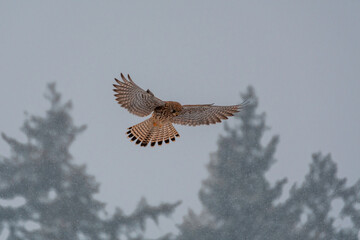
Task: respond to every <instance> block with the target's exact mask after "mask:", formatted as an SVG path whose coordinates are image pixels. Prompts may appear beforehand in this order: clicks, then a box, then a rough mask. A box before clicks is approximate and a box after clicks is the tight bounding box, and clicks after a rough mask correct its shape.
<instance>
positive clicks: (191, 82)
mask: <svg viewBox="0 0 360 240" xmlns="http://www.w3.org/2000/svg"><path fill="white" fill-rule="evenodd" d="M359 13H360V1H355V0H351V1H350V0H349V1H332V0H326V1H325V0H324V1H212V0H211V1H210V0H206V1H205V0H203V1H165V0H164V1H126V2H125V1H84V0H82V1H1V2H0V34H1V37H0V81H1V87H0V107H1V108H0V109H1V118H0V132H5V133H6V134H8V135H9V136H12V137H15V138H17V139H20V140H25V137H24V136H23V134H22V133H21V132H20V131H19V128H20V126H21V125H22V123H23V120H24V111H27V112H29V113H31V114H41V115H43V114H44V112H45V110H46V109H47V108H48V106H49V105H48V102H47V101H45V100H44V98H43V94H44V91H45V89H46V84H47V83H48V82H56V83H57V87H58V90H59V91H60V92H61V93H62V94H63V99H65V100H67V99H71V100H72V101H73V104H74V109H73V112H72V113H73V116H74V119H75V122H76V123H77V124H78V125H81V124H87V125H88V129H87V130H86V132H85V133H83V134H82V135H80V136H79V138H78V139H77V140H76V142H75V143H74V145H73V146H72V149H71V152H72V154H73V156H74V159H75V162H76V163H79V164H80V163H85V164H86V165H87V166H88V173H89V174H92V175H95V176H96V179H97V181H98V182H100V183H101V187H100V194H99V195H98V198H99V199H100V200H102V201H105V202H107V203H108V205H107V209H108V210H109V211H110V212H111V211H113V209H114V207H115V206H119V207H121V208H122V209H123V210H124V211H125V212H127V213H130V212H131V211H132V210H133V209H134V208H135V206H136V204H137V202H138V201H139V200H140V198H141V197H142V196H144V197H146V198H147V200H148V201H149V203H150V204H153V205H156V204H159V203H160V202H175V201H177V200H183V203H182V205H181V206H180V207H178V208H177V210H176V212H175V214H174V215H173V216H172V218H171V219H162V221H160V227H159V228H157V227H154V226H152V227H151V228H150V230H149V233H148V235H149V236H157V235H159V234H163V233H166V232H169V231H175V224H178V223H181V221H182V217H183V216H184V215H185V214H186V213H187V210H188V209H189V208H192V209H194V210H195V211H196V212H199V211H200V210H201V205H200V202H199V200H198V191H199V189H200V187H201V181H202V180H203V179H205V178H206V177H207V176H208V174H207V171H206V168H205V166H206V164H207V163H208V162H209V153H211V152H214V151H216V148H217V145H216V142H217V139H218V136H219V134H221V133H223V125H222V124H217V125H212V126H203V127H196V128H194V127H185V126H179V125H177V126H175V127H176V129H177V130H178V132H179V133H180V135H181V138H180V139H179V140H178V141H176V142H175V143H171V144H169V145H166V146H162V147H155V148H150V147H147V148H140V147H139V146H136V145H134V144H133V143H131V142H129V140H128V139H127V138H126V135H125V132H126V128H127V127H129V126H132V125H134V124H136V123H138V122H140V121H143V120H144V118H139V117H136V116H134V115H130V114H129V113H128V112H127V111H126V110H125V109H122V108H121V107H120V106H119V105H118V104H116V102H115V100H114V96H113V92H112V84H113V81H114V80H113V78H114V77H118V76H119V74H120V72H123V73H126V74H127V73H129V74H130V75H131V76H132V79H133V80H134V81H135V82H136V83H137V84H138V85H139V86H141V87H143V88H145V89H147V88H149V89H151V91H152V92H153V93H154V94H156V96H157V97H159V98H161V99H163V100H175V101H179V102H181V103H183V104H197V103H216V104H218V105H227V104H236V103H239V102H240V101H241V99H240V96H239V93H240V92H244V91H245V90H246V87H247V86H249V85H252V86H254V88H255V90H256V93H257V95H258V97H259V99H260V105H259V109H258V110H259V112H264V111H265V112H266V114H267V124H268V125H269V126H270V127H271V130H270V131H268V133H267V134H266V135H265V138H264V141H265V142H266V140H268V139H269V138H270V137H271V136H272V135H274V134H279V135H280V144H279V145H278V148H277V152H276V158H277V159H278V161H277V163H276V164H275V165H274V166H273V168H272V169H271V171H270V173H269V174H268V176H269V179H270V180H271V181H274V180H277V179H280V178H283V177H288V179H289V182H290V183H289V184H287V189H288V188H289V187H290V185H291V184H292V183H294V182H299V181H301V180H302V179H303V177H304V175H305V174H306V172H307V171H308V165H309V163H310V161H311V154H312V153H314V152H318V151H321V152H323V153H324V154H326V153H331V155H332V157H333V159H334V160H335V161H336V162H337V163H338V168H339V175H340V176H341V177H347V178H349V181H350V183H352V182H354V181H355V180H356V179H359V178H360V174H359V170H360V159H359V156H360V147H359V145H360V124H359V123H360V108H359V104H360V94H359V93H360V14H359ZM228 123H229V124H230V125H232V124H234V123H235V121H234V120H233V119H230V120H228ZM0 154H1V155H5V156H8V155H9V148H8V146H7V145H6V144H5V142H4V141H3V140H2V139H0ZM287 189H286V190H287Z"/></svg>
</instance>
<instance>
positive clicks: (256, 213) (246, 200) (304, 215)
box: [177, 87, 360, 240]
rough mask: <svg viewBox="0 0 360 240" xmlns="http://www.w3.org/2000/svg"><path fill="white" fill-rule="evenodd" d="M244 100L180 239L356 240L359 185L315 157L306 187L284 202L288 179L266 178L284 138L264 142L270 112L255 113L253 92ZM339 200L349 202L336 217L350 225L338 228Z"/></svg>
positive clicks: (220, 144) (221, 142) (327, 161)
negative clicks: (198, 209)
mask: <svg viewBox="0 0 360 240" xmlns="http://www.w3.org/2000/svg"><path fill="white" fill-rule="evenodd" d="M242 97H243V99H250V102H249V104H248V105H247V106H246V108H245V109H244V110H243V111H242V112H240V114H239V115H238V116H236V119H237V120H238V123H239V124H238V125H236V126H235V127H233V128H231V127H229V126H228V125H225V136H220V138H219V140H218V150H217V151H216V152H215V153H213V154H212V155H211V160H210V163H209V165H208V171H209V177H208V178H207V179H206V180H205V181H204V182H203V185H202V187H201V190H200V192H199V198H200V201H201V203H202V205H203V210H202V212H201V213H200V214H196V213H194V212H193V211H191V210H190V211H189V214H188V215H187V216H185V217H184V221H183V223H182V224H181V225H180V226H179V230H180V234H179V235H178V237H177V240H191V239H197V240H205V239H206V240H243V239H244V240H257V239H259V240H264V239H266V240H278V239H299V240H300V239H301V240H320V239H321V240H325V239H329V240H330V239H338V240H340V239H348V240H350V239H351V240H355V239H357V235H358V233H359V229H360V225H359V223H360V221H359V220H360V217H359V216H360V212H359V207H358V206H356V204H359V203H360V182H358V183H356V184H355V185H353V186H351V187H346V186H345V181H346V180H345V179H339V178H338V177H337V176H336V164H335V163H334V162H333V161H332V160H331V159H330V157H329V156H327V157H325V158H323V157H322V156H321V155H320V154H315V155H314V156H313V163H312V164H311V166H310V173H309V174H307V176H306V179H305V181H304V183H303V184H302V185H301V186H300V187H297V186H296V185H294V186H293V187H292V189H291V192H290V194H289V195H290V196H289V197H288V198H287V199H285V200H284V197H282V192H283V191H282V189H283V186H284V184H285V183H286V179H281V180H278V181H277V182H276V183H275V184H271V183H270V182H269V181H268V180H267V179H266V177H265V174H266V173H267V171H268V170H269V169H270V167H271V166H272V165H273V164H274V163H275V158H274V153H275V150H276V146H277V144H278V139H279V138H278V136H273V137H272V138H271V139H270V141H269V142H268V143H267V144H265V145H263V144H262V141H261V140H262V137H263V134H264V132H265V131H266V129H267V126H266V124H265V114H257V113H256V108H257V104H258V99H257V97H256V96H255V93H254V90H253V88H251V87H249V88H248V90H247V93H246V94H244V95H243V96H242ZM280 197H282V199H281V201H280ZM337 199H342V200H343V201H344V207H343V208H342V210H341V212H340V215H339V216H336V218H341V216H349V217H350V218H351V220H352V226H351V227H335V225H334V218H332V217H330V212H331V210H332V209H331V203H332V202H333V201H334V200H337ZM309 210H310V211H309Z"/></svg>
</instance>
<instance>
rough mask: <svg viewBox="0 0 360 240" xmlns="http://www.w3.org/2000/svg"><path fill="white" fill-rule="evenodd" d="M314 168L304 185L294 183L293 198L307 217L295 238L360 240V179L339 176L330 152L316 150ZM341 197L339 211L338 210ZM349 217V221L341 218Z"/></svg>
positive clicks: (304, 218)
mask: <svg viewBox="0 0 360 240" xmlns="http://www.w3.org/2000/svg"><path fill="white" fill-rule="evenodd" d="M312 158H313V161H312V163H311V164H310V171H309V173H308V174H307V175H306V176H305V180H304V182H303V183H302V184H301V186H300V187H296V186H293V189H292V190H291V196H290V199H289V202H293V203H294V204H296V205H298V206H301V209H302V212H301V215H302V218H303V220H302V221H300V222H299V225H298V228H297V229H296V231H295V233H296V234H295V236H296V237H294V239H299V240H300V239H309V240H332V239H337V240H357V239H359V237H360V235H359V230H360V205H359V204H360V180H359V181H358V182H357V183H355V184H354V185H353V186H350V187H347V186H346V178H339V177H338V176H337V166H336V164H335V162H333V160H332V159H331V156H330V155H326V156H323V155H322V154H321V153H316V154H313V156H312ZM335 201H337V204H338V205H339V206H337V208H338V209H337V210H339V214H335V213H334V209H333V208H334V203H335ZM345 218H348V220H349V221H348V223H345V224H340V223H339V222H337V223H336V221H337V220H338V221H340V222H341V220H343V219H345Z"/></svg>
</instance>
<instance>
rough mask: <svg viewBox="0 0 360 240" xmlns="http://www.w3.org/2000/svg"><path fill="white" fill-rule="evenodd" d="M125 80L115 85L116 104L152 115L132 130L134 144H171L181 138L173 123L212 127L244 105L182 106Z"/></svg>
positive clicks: (139, 113)
mask: <svg viewBox="0 0 360 240" xmlns="http://www.w3.org/2000/svg"><path fill="white" fill-rule="evenodd" d="M121 78H122V80H123V81H119V80H118V79H116V78H115V81H116V82H117V84H114V87H115V88H114V91H115V92H116V94H115V97H116V101H117V102H118V103H119V104H120V105H121V106H122V107H124V108H126V109H127V110H128V111H129V112H130V113H133V114H135V115H137V116H140V117H144V116H147V115H149V114H151V113H152V116H151V117H150V118H149V119H147V120H145V121H143V122H141V123H139V124H136V125H134V126H132V127H130V128H128V131H127V133H126V134H127V135H128V137H129V138H130V140H131V141H134V142H135V143H136V144H140V146H143V147H146V146H147V145H148V144H150V146H152V147H153V146H155V144H156V143H157V144H158V145H162V144H163V143H165V144H168V143H170V141H175V138H176V137H180V135H179V133H178V132H177V131H176V129H175V128H174V126H173V125H172V124H173V123H175V124H182V125H189V126H197V125H203V124H206V125H209V124H215V123H218V122H221V120H223V119H227V118H228V117H230V116H233V115H234V113H236V112H239V111H240V110H241V109H242V108H243V106H244V104H239V105H232V106H214V105H213V104H203V105H181V104H180V103H178V102H174V101H162V100H160V99H159V98H157V97H155V96H154V94H153V93H152V92H151V91H150V90H147V91H145V90H143V89H141V88H140V87H139V86H137V85H136V84H135V83H134V82H133V81H132V79H131V78H130V76H129V75H128V79H126V78H125V77H124V75H123V74H121Z"/></svg>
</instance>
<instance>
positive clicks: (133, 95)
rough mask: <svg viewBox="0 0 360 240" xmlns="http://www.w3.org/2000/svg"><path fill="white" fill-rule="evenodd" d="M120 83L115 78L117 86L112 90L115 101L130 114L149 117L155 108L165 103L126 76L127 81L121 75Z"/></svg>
mask: <svg viewBox="0 0 360 240" xmlns="http://www.w3.org/2000/svg"><path fill="white" fill-rule="evenodd" d="M121 78H122V80H123V81H120V80H118V79H116V78H115V81H116V82H117V84H113V86H114V87H115V88H114V89H113V90H114V91H115V92H116V94H115V95H114V96H115V97H116V101H117V102H118V103H119V104H120V105H121V106H122V107H124V108H126V109H127V110H128V111H129V112H131V113H132V114H135V115H137V116H140V117H144V116H147V115H149V114H150V113H151V112H152V111H154V109H155V108H156V107H159V106H163V105H164V104H165V103H164V102H163V101H162V100H160V99H159V98H157V97H155V96H154V94H153V93H152V92H151V91H150V90H147V91H145V90H143V89H142V88H140V87H139V86H138V85H136V84H135V83H134V82H133V80H132V79H131V78H130V76H129V75H128V79H126V78H125V77H124V75H123V74H122V73H121Z"/></svg>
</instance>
